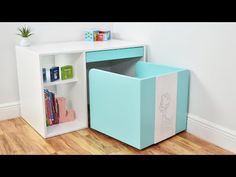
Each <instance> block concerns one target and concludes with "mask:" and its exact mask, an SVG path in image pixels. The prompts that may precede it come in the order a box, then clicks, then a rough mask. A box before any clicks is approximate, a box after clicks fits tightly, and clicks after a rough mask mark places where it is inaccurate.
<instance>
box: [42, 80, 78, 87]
mask: <svg viewBox="0 0 236 177" xmlns="http://www.w3.org/2000/svg"><path fill="white" fill-rule="evenodd" d="M77 81H78V79H67V80H58V81H54V82H46V83H43V86H44V87H48V86H53V85H59V84H68V83H72V82H77Z"/></svg>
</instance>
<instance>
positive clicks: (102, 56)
mask: <svg viewBox="0 0 236 177" xmlns="http://www.w3.org/2000/svg"><path fill="white" fill-rule="evenodd" d="M142 56H144V48H143V47H132V48H123V49H112V50H99V51H91V52H86V62H87V63H90V62H98V61H106V60H117V59H127V58H135V57H142Z"/></svg>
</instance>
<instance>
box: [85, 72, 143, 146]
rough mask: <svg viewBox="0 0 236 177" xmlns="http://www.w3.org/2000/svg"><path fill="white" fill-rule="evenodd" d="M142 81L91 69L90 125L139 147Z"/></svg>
mask: <svg viewBox="0 0 236 177" xmlns="http://www.w3.org/2000/svg"><path fill="white" fill-rule="evenodd" d="M140 84H141V82H140V81H139V80H137V79H135V78H132V77H127V76H123V75H119V74H115V73H111V72H107V71H102V70H98V69H91V70H90V71H89V85H90V87H89V91H90V122H91V124H90V125H91V128H93V129H96V130H98V131H100V132H102V133H104V134H107V135H109V136H111V137H114V138H116V139H118V140H120V141H123V142H125V143H127V144H130V145H131V146H134V147H137V148H139V147H140V106H141V105H140V89H141V87H140Z"/></svg>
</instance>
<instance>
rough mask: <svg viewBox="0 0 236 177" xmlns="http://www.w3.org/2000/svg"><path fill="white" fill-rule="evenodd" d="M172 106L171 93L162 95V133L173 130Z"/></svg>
mask: <svg viewBox="0 0 236 177" xmlns="http://www.w3.org/2000/svg"><path fill="white" fill-rule="evenodd" d="M170 104H171V96H170V94H169V93H164V94H162V95H161V101H160V105H159V110H160V113H161V120H162V121H161V122H162V125H163V126H162V127H161V129H162V131H168V130H170V129H171V128H172V124H171V122H172V120H173V115H170V114H169V108H170Z"/></svg>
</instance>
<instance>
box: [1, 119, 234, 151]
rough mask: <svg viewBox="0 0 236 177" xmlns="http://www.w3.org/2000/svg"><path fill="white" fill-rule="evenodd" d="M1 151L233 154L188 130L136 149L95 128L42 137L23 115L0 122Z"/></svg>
mask: <svg viewBox="0 0 236 177" xmlns="http://www.w3.org/2000/svg"><path fill="white" fill-rule="evenodd" d="M0 154H109V155H112V154H121V155H122V154H124V155H126V154H157V155H163V154H203V155H204V154H232V153H231V152H229V151H227V150H224V149H222V148H220V147H217V146H215V145H213V144H211V143H208V142H206V141H203V140H201V139H199V138H197V137H195V136H193V135H191V134H189V133H187V132H183V133H180V134H178V135H176V136H174V137H172V138H170V139H168V140H165V141H163V142H161V143H159V144H156V145H152V146H150V147H148V148H146V149H144V150H141V151H140V150H137V149H135V148H133V147H131V146H129V145H126V144H124V143H122V142H120V141H117V140H115V139H113V138H110V137H108V136H106V135H104V134H101V133H99V132H97V131H95V130H91V129H84V130H79V131H75V132H72V133H67V134H64V135H60V136H56V137H52V138H49V139H44V138H42V137H41V136H40V135H39V134H38V133H37V132H36V131H34V129H33V128H32V127H31V126H30V125H29V124H27V123H26V122H25V121H24V120H23V119H22V118H16V119H11V120H5V121H0Z"/></svg>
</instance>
